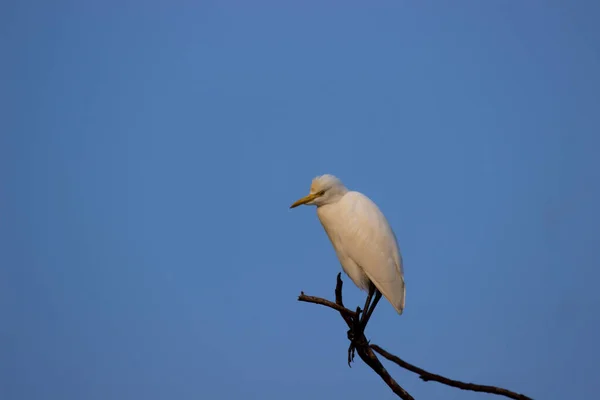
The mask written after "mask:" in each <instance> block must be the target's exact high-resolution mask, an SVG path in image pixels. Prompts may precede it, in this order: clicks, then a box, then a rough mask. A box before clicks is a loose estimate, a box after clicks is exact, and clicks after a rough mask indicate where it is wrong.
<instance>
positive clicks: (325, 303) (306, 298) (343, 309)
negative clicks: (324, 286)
mask: <svg viewBox="0 0 600 400" xmlns="http://www.w3.org/2000/svg"><path fill="white" fill-rule="evenodd" d="M298 301H305V302H307V303H314V304H321V305H323V306H326V307H329V308H333V309H334V310H338V311H339V312H340V314H342V316H343V315H346V316H348V317H351V318H353V317H354V316H355V315H356V313H355V312H354V311H352V310H348V309H347V308H346V307H343V306H340V305H337V304H335V303H334V302H332V301H329V300H327V299H322V298H320V297H314V296H307V295H305V294H304V292H301V293H300V296H298Z"/></svg>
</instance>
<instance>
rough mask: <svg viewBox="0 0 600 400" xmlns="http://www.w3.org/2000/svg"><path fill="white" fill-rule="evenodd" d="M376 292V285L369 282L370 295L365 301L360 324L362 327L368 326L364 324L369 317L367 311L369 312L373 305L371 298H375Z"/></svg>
mask: <svg viewBox="0 0 600 400" xmlns="http://www.w3.org/2000/svg"><path fill="white" fill-rule="evenodd" d="M375 290H376V289H375V285H373V283H372V282H369V293H368V294H367V301H365V308H363V311H362V316H361V318H360V324H361V325H362V326H365V325H366V324H364V321H365V318H366V317H367V311H369V305H370V304H371V298H372V297H373V294H374V293H375Z"/></svg>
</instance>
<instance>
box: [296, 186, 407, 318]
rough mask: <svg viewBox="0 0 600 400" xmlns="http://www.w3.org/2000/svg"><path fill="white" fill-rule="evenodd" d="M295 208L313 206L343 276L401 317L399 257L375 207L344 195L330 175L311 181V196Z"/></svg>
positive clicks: (366, 200) (347, 193)
mask: <svg viewBox="0 0 600 400" xmlns="http://www.w3.org/2000/svg"><path fill="white" fill-rule="evenodd" d="M317 195H318V197H315V196H317ZM307 198H309V200H306V199H307ZM303 201H304V202H303ZM296 204H314V205H317V215H318V217H319V220H320V221H321V224H322V225H323V228H324V229H325V232H327V236H328V237H329V239H330V240H331V243H332V244H333V247H334V249H335V252H336V254H337V256H338V259H339V261H340V263H341V265H342V268H343V269H344V272H345V273H346V274H347V275H348V276H349V277H350V279H352V281H353V282H354V283H355V284H356V286H358V287H359V288H360V289H362V290H368V288H369V282H372V283H373V284H374V285H375V287H376V288H377V289H378V290H379V291H380V292H381V293H382V294H383V296H384V297H385V298H386V299H387V300H388V301H389V302H390V303H391V304H392V306H393V307H394V308H395V309H396V311H397V312H398V314H402V312H403V310H404V302H405V296H406V288H405V284H404V269H403V265H402V256H401V254H400V249H399V246H398V242H397V240H396V235H395V234H394V231H393V230H392V228H391V226H390V224H389V223H388V221H387V219H386V218H385V216H384V215H383V213H382V212H381V210H380V209H379V207H377V205H376V204H375V203H374V202H373V201H372V200H371V199H369V198H368V197H367V196H365V195H364V194H362V193H359V192H354V191H348V189H346V188H345V187H344V186H343V184H342V183H341V181H339V179H337V178H336V177H334V176H332V175H323V176H321V177H317V178H315V179H314V180H313V183H312V185H311V194H310V195H309V196H307V197H306V198H305V199H301V200H299V201H298V202H297V203H295V205H296ZM295 205H294V206H295Z"/></svg>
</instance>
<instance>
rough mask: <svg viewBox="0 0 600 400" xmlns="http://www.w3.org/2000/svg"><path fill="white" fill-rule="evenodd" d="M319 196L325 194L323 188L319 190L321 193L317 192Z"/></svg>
mask: <svg viewBox="0 0 600 400" xmlns="http://www.w3.org/2000/svg"><path fill="white" fill-rule="evenodd" d="M317 194H318V195H319V196H323V195H324V194H325V190H321V191H319V193H317Z"/></svg>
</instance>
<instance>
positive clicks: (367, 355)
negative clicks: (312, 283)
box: [298, 273, 533, 400]
mask: <svg viewBox="0 0 600 400" xmlns="http://www.w3.org/2000/svg"><path fill="white" fill-rule="evenodd" d="M342 286H343V282H342V278H341V273H338V275H337V284H336V287H335V302H333V301H330V300H327V299H323V298H321V297H314V296H308V295H305V294H304V292H301V293H300V296H299V297H298V301H302V302H306V303H313V304H320V305H322V306H325V307H329V308H331V309H333V310H336V311H338V312H339V313H340V315H341V316H342V318H343V319H344V321H345V322H346V324H347V325H348V328H349V330H348V340H349V341H350V348H349V349H348V365H350V364H351V363H352V361H353V359H354V353H355V352H356V353H358V355H359V357H360V358H361V359H362V360H363V362H364V363H365V364H367V365H368V366H369V367H371V369H372V370H373V371H375V373H377V375H379V376H380V377H381V379H382V380H383V381H384V382H385V383H386V384H387V385H388V386H389V388H390V389H391V390H392V391H393V392H394V393H395V394H396V395H397V396H398V397H400V398H401V399H402V400H414V398H413V397H412V396H411V395H410V394H409V393H408V392H407V391H406V390H405V389H404V388H402V386H400V385H399V384H398V382H396V380H395V379H394V378H392V376H391V375H390V374H389V372H388V371H387V370H386V369H385V367H384V366H383V364H381V361H379V358H378V357H377V355H376V354H375V353H378V354H379V355H381V356H382V357H384V358H386V359H387V360H389V361H391V362H393V363H394V364H396V365H398V366H399V367H401V368H404V369H406V370H408V371H410V372H413V373H415V374H417V375H419V378H421V379H422V380H423V381H425V382H429V381H432V382H438V383H441V384H444V385H447V386H451V387H455V388H458V389H462V390H469V391H473V392H481V393H489V394H495V395H499V396H504V397H507V398H510V399H516V400H533V399H532V398H531V397H528V396H525V395H523V394H519V393H516V392H513V391H510V390H508V389H503V388H500V387H497V386H490V385H479V384H475V383H466V382H461V381H457V380H454V379H449V378H446V377H444V376H442V375H438V374H433V373H431V372H428V371H426V370H424V369H422V368H419V367H417V366H415V365H413V364H410V363H408V362H406V361H404V360H402V359H401V358H400V357H398V356H395V355H393V354H391V353H389V352H388V351H386V350H384V349H383V348H381V347H380V346H378V345H376V344H370V343H369V341H368V340H367V338H366V336H365V333H364V327H363V326H361V324H360V322H359V320H360V314H361V312H362V311H363V310H361V309H360V308H357V309H356V311H352V310H350V309H348V308H346V306H344V302H343V300H342Z"/></svg>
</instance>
